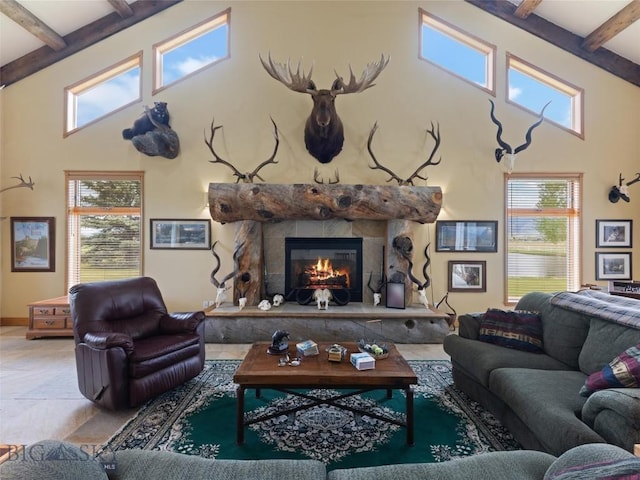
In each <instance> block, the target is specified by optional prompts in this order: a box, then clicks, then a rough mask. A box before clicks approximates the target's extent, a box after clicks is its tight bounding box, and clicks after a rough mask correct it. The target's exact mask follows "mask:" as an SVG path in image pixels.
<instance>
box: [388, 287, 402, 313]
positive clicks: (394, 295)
mask: <svg viewBox="0 0 640 480" xmlns="http://www.w3.org/2000/svg"><path fill="white" fill-rule="evenodd" d="M387 308H405V306H404V283H387Z"/></svg>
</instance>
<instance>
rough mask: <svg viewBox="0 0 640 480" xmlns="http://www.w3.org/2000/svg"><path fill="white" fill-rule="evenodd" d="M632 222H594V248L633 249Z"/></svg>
mask: <svg viewBox="0 0 640 480" xmlns="http://www.w3.org/2000/svg"><path fill="white" fill-rule="evenodd" d="M632 227H633V220H596V248H631V247H633V241H632V233H633V228H632Z"/></svg>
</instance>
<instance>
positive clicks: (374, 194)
mask: <svg viewBox="0 0 640 480" xmlns="http://www.w3.org/2000/svg"><path fill="white" fill-rule="evenodd" d="M441 204H442V190H441V189H440V187H426V186H417V187H416V186H410V185H407V186H404V185H402V186H400V185H342V184H273V183H262V184H253V183H210V184H209V211H210V213H211V218H212V219H213V220H215V221H217V222H220V223H228V222H237V221H242V220H253V221H258V222H274V221H281V220H328V219H331V218H344V219H345V220H392V219H399V220H410V221H415V222H419V223H433V222H435V220H436V218H437V217H438V214H439V213H440V207H441Z"/></svg>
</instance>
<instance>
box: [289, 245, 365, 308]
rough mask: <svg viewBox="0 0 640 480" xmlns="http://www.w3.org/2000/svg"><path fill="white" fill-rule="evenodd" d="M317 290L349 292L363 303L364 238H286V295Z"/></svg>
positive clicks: (353, 297)
mask: <svg viewBox="0 0 640 480" xmlns="http://www.w3.org/2000/svg"><path fill="white" fill-rule="evenodd" d="M315 288H329V289H346V290H348V292H349V298H350V299H351V301H352V302H361V301H362V238H315V237H314V238H304V237H295V238H293V237H287V238H285V295H287V296H288V295H289V293H290V292H291V291H293V290H296V289H315Z"/></svg>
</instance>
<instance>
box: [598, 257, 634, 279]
mask: <svg viewBox="0 0 640 480" xmlns="http://www.w3.org/2000/svg"><path fill="white" fill-rule="evenodd" d="M596 280H631V252H620V253H603V252H596Z"/></svg>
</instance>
